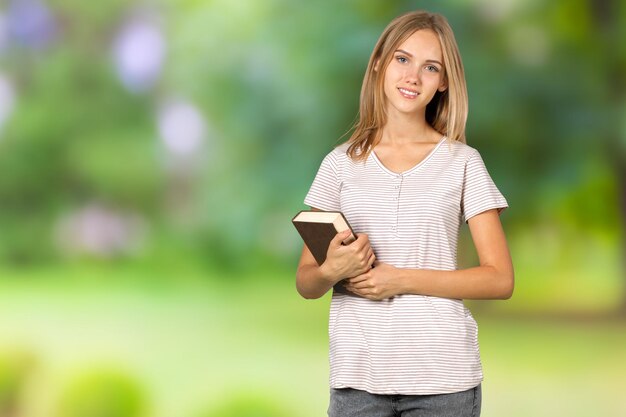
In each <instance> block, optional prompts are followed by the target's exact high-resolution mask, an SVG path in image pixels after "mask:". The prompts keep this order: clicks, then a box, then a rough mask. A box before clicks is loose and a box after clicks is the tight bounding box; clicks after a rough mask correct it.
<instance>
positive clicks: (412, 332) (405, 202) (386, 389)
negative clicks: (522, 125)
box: [304, 137, 508, 395]
mask: <svg viewBox="0 0 626 417" xmlns="http://www.w3.org/2000/svg"><path fill="white" fill-rule="evenodd" d="M346 150H347V145H346V144H344V145H341V146H339V147H337V148H335V149H334V150H333V151H332V152H330V153H329V154H328V155H327V156H326V157H325V158H324V160H323V162H322V164H321V166H320V168H319V171H318V173H317V175H316V177H315V180H314V181H313V184H312V186H311V189H310V190H309V192H308V194H307V196H306V198H305V200H304V202H305V204H307V205H309V206H311V207H315V208H318V209H320V210H326V211H337V210H339V211H342V212H343V213H344V215H345V216H346V218H347V219H348V221H349V223H350V224H351V226H352V227H353V228H354V230H355V231H356V232H357V233H367V235H368V236H369V240H370V244H371V246H372V249H373V250H374V253H375V254H376V259H377V260H379V261H381V262H385V263H388V264H391V265H394V266H396V267H398V268H412V269H435V270H454V269H456V268H457V263H456V259H457V241H458V236H459V229H460V226H461V224H462V222H463V221H467V219H469V218H471V217H472V216H474V215H476V214H479V213H481V212H484V211H486V210H489V209H499V210H503V209H504V208H506V207H507V206H508V205H507V202H506V200H505V198H504V197H503V196H502V194H501V193H500V192H499V191H498V189H497V187H496V186H495V184H494V183H493V181H492V179H491V177H490V176H489V173H488V172H487V169H486V168H485V165H484V163H483V160H482V158H481V156H480V154H479V153H478V152H477V151H476V150H475V149H473V148H471V147H469V146H467V145H465V144H463V143H460V142H456V141H450V140H446V138H445V137H444V138H442V139H441V140H440V141H439V143H438V144H437V145H436V146H435V148H434V149H433V150H432V151H431V152H430V153H429V154H428V155H427V156H426V157H425V158H424V159H423V160H422V161H421V162H420V163H418V164H417V165H416V166H414V167H413V168H411V169H409V170H407V171H405V172H402V173H395V172H392V171H390V170H389V169H387V168H386V167H385V166H384V165H383V164H382V163H381V162H380V161H379V160H378V158H377V157H376V154H375V153H374V152H371V153H370V155H369V156H368V158H367V160H365V161H361V162H354V161H353V160H352V159H351V158H350V157H349V156H348V155H347V154H346ZM329 337H330V386H331V387H332V388H347V387H350V388H355V389H361V390H365V391H369V392H371V393H375V394H406V395H424V394H442V393H451V392H458V391H463V390H467V389H470V388H472V387H475V386H476V385H478V384H479V383H480V382H481V381H482V377H483V375H482V367H481V363H480V354H479V350H478V332H477V327H476V322H475V321H474V318H473V317H472V315H471V313H470V312H469V310H468V309H467V308H466V307H465V306H464V305H463V301H462V300H456V299H447V298H439V297H430V296H424V295H413V294H403V295H398V296H395V297H393V298H391V299H386V300H382V301H372V300H368V299H365V298H360V297H354V296H350V295H345V294H340V293H337V292H335V293H333V297H332V301H331V307H330V318H329Z"/></svg>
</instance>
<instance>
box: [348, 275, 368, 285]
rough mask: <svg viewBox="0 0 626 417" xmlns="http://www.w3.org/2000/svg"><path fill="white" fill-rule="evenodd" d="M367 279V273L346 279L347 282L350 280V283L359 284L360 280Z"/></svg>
mask: <svg viewBox="0 0 626 417" xmlns="http://www.w3.org/2000/svg"><path fill="white" fill-rule="evenodd" d="M366 279H367V277H366V276H365V274H362V275H357V276H355V277H350V278H347V279H346V282H348V283H349V284H357V283H359V282H363V281H365V280H366Z"/></svg>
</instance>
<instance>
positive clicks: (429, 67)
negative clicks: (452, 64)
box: [426, 65, 439, 72]
mask: <svg viewBox="0 0 626 417" xmlns="http://www.w3.org/2000/svg"><path fill="white" fill-rule="evenodd" d="M426 69H427V70H428V71H430V72H439V68H437V67H436V66H434V65H427V66H426Z"/></svg>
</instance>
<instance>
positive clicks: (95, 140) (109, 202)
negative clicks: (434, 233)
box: [0, 0, 626, 417]
mask: <svg viewBox="0 0 626 417" xmlns="http://www.w3.org/2000/svg"><path fill="white" fill-rule="evenodd" d="M416 8H425V9H427V10H430V11H435V12H440V13H443V14H444V15H445V16H447V17H448V19H449V21H450V23H451V25H452V27H453V28H454V30H455V33H456V37H457V41H458V43H459V46H460V49H461V53H462V56H463V59H464V64H465V67H466V76H467V81H468V88H469V95H470V117H469V122H468V128H467V133H468V143H469V144H470V145H472V146H474V147H476V148H478V149H479V150H480V151H481V154H482V155H483V157H484V159H485V161H486V164H487V166H488V167H489V170H490V172H491V174H492V176H493V177H494V179H495V181H496V183H497V185H498V186H499V188H500V189H501V191H502V192H503V193H504V194H505V196H506V197H507V199H508V200H509V203H510V205H511V208H510V209H509V210H507V211H506V212H505V213H504V214H503V216H502V221H503V224H504V226H505V229H506V231H507V236H508V239H509V243H510V247H511V251H512V255H513V259H514V263H515V267H516V278H517V283H516V290H515V294H514V296H513V298H512V299H511V300H509V301H506V302H502V301H498V302H486V301H481V302H472V303H468V304H469V305H470V307H471V308H472V311H473V313H474V316H475V317H476V319H477V321H478V323H479V326H480V330H481V333H480V342H481V349H482V353H483V364H484V368H485V375H486V377H485V381H484V384H483V392H484V403H483V416H485V417H496V416H507V417H516V416H519V417H526V416H551V417H554V416H568V417H571V416H580V417H587V416H623V415H626V399H624V396H623V395H622V388H623V386H624V375H626V268H625V265H626V264H625V262H624V259H625V258H626V244H625V240H624V237H625V235H626V233H625V230H626V223H625V218H626V43H625V42H624V40H625V39H626V5H625V3H624V2H623V1H618V0H604V1H590V0H558V1H528V0H525V1H522V0H506V1H495V0H494V1H488V0H465V1H463V0H442V1H379V2H376V1H365V0H347V1H330V0H326V1H312V2H305V1H288V0H240V1H229V0H179V1H175V0H142V1H131V0H108V1H104V2H90V1H84V0H49V1H44V0H2V1H0V64H1V66H0V417H9V416H11V417H50V416H52V417H149V416H150V417H266V416H267V417H282V416H302V417H316V416H322V415H325V412H326V407H327V401H328V381H327V378H328V362H327V334H326V321H327V316H328V305H329V297H328V296H326V297H324V298H323V299H321V300H316V301H305V300H303V299H301V298H300V297H299V296H298V294H297V293H296V291H295V287H294V275H295V269H296V264H297V260H298V257H299V253H300V250H301V247H302V243H301V241H300V238H299V236H298V235H297V233H296V232H295V229H294V228H293V227H292V225H291V223H290V220H291V217H292V216H293V215H294V214H295V213H296V212H297V211H298V210H300V209H303V208H305V207H304V206H303V203H302V200H303V198H304V196H305V194H306V192H307V190H308V187H309V185H310V183H311V181H312V179H313V176H314V175H315V172H316V170H317V168H318V166H319V163H320V162H321V159H322V157H323V156H324V155H325V154H326V153H327V152H328V151H330V149H331V148H332V147H333V146H334V145H336V144H338V143H339V141H340V138H341V137H342V135H344V134H345V133H346V131H347V130H348V129H349V128H350V126H351V124H352V122H353V121H354V118H355V116H356V112H357V109H358V95H359V90H360V86H361V80H362V77H363V73H364V70H365V66H366V64H367V60H368V58H369V54H370V53H371V50H372V48H373V46H374V43H375V42H376V39H377V38H378V36H379V35H380V33H381V32H382V30H383V28H384V27H385V26H386V24H387V23H388V22H389V21H390V20H391V19H392V18H393V17H395V16H396V15H398V14H400V13H402V12H405V11H409V10H413V9H416ZM459 258H460V259H459V261H460V265H461V266H468V265H472V264H474V263H475V262H476V256H475V253H474V251H473V249H472V246H471V239H470V237H469V234H468V231H467V229H464V230H463V231H462V239H461V248H460V250H459Z"/></svg>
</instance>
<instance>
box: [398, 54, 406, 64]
mask: <svg viewBox="0 0 626 417" xmlns="http://www.w3.org/2000/svg"><path fill="white" fill-rule="evenodd" d="M396 60H397V61H398V62H399V63H401V64H406V63H407V62H409V60H408V59H407V58H406V57H405V56H402V55H399V56H397V57H396Z"/></svg>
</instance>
